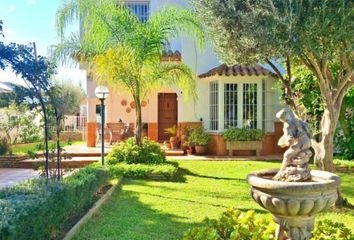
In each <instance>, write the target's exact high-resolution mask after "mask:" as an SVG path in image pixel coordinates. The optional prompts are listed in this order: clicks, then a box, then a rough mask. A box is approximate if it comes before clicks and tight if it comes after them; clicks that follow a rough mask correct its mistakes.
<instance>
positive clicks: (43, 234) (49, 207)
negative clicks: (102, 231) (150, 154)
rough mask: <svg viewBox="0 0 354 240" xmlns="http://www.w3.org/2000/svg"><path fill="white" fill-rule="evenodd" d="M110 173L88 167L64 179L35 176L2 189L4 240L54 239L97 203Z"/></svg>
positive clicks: (1, 231) (0, 206)
mask: <svg viewBox="0 0 354 240" xmlns="http://www.w3.org/2000/svg"><path fill="white" fill-rule="evenodd" d="M108 179H109V172H108V170H106V169H102V168H97V167H86V168H83V169H81V170H79V171H78V172H76V173H74V174H73V175H71V176H69V177H67V178H65V179H64V180H63V181H54V180H46V179H34V180H29V181H27V182H24V183H21V184H18V185H16V186H14V187H11V188H5V189H1V190H0V212H1V215H0V239H36V240H37V239H54V238H58V236H60V235H61V234H62V231H63V229H64V228H65V227H66V226H67V225H68V224H69V223H70V222H71V221H73V220H74V219H75V218H77V217H78V216H80V215H81V214H83V213H84V212H85V211H86V210H87V208H88V207H89V206H90V205H91V204H92V203H93V200H94V195H95V193H96V192H97V191H98V190H99V188H100V187H101V186H102V185H103V184H104V183H106V182H107V181H108Z"/></svg>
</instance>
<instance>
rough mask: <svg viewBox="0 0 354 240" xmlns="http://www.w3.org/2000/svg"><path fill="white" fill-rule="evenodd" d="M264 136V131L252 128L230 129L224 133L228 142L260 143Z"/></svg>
mask: <svg viewBox="0 0 354 240" xmlns="http://www.w3.org/2000/svg"><path fill="white" fill-rule="evenodd" d="M264 135H265V133H264V131H262V130H260V129H251V128H229V129H227V130H225V131H224V133H223V136H224V139H225V141H227V142H234V141H260V140H262V139H263V137H264Z"/></svg>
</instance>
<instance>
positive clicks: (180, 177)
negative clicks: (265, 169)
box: [176, 167, 247, 183]
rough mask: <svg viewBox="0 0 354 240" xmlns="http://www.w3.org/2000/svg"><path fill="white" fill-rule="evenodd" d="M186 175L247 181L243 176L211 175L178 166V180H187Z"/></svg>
mask: <svg viewBox="0 0 354 240" xmlns="http://www.w3.org/2000/svg"><path fill="white" fill-rule="evenodd" d="M185 175H189V176H193V177H200V178H209V179H214V180H234V181H238V182H244V183H246V182H247V181H246V179H242V178H230V177H217V176H210V175H202V174H198V173H195V172H192V171H190V170H188V169H186V168H181V167H179V168H178V174H177V178H176V181H177V182H185V181H186V178H185Z"/></svg>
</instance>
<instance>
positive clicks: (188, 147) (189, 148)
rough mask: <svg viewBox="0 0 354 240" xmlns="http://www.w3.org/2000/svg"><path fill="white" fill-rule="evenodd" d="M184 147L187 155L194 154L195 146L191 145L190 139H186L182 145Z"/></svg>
mask: <svg viewBox="0 0 354 240" xmlns="http://www.w3.org/2000/svg"><path fill="white" fill-rule="evenodd" d="M182 149H183V151H184V152H185V153H187V155H192V154H193V147H192V146H191V144H190V142H189V141H188V140H186V141H185V142H184V143H183V145H182Z"/></svg>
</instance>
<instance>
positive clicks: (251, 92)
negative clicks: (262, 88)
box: [243, 83, 257, 128]
mask: <svg viewBox="0 0 354 240" xmlns="http://www.w3.org/2000/svg"><path fill="white" fill-rule="evenodd" d="M243 127H245V128H257V84H256V83H244V84H243Z"/></svg>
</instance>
